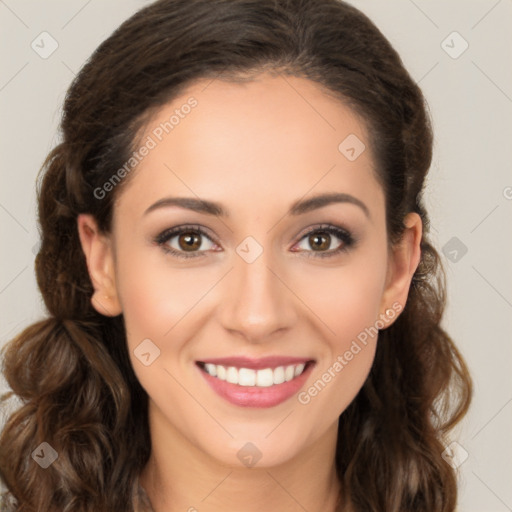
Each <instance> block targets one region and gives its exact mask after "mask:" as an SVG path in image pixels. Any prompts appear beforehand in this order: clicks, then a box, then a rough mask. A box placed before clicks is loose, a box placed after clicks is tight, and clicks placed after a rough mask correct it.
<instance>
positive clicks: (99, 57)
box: [0, 0, 472, 512]
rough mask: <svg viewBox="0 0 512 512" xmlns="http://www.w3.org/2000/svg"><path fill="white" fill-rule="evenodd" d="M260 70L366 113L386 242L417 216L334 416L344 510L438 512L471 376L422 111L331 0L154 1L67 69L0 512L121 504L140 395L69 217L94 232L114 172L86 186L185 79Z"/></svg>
mask: <svg viewBox="0 0 512 512" xmlns="http://www.w3.org/2000/svg"><path fill="white" fill-rule="evenodd" d="M263 70H270V71H272V72H275V73H282V74H290V75H294V76H300V77H304V78H307V79H310V80H312V81H314V82H316V83H317V84H319V85H321V86H322V87H323V88H325V90H326V91H329V92H330V93H332V94H334V95H335V96H336V97H337V98H339V99H340V101H342V102H343V103H345V104H347V105H349V106H350V107H351V108H352V109H353V111H354V112H356V113H357V114H358V115H360V116H361V118H362V119H363V120H364V121H365V123H366V125H367V128H368V131H369V133H370V143H371V144H370V146H371V149H372V152H373V154H374V158H375V162H376V171H377V174H378V178H379V180H380V182H381V184H382V187H383V190H384V192H385V196H386V224H387V232H388V236H389V240H390V241H391V242H392V243H396V242H397V241H398V240H399V239H400V236H401V234H402V232H403V229H404V225H403V219H404V216H405V215H406V214H407V213H408V212H417V213H418V214H419V215H420V216H421V218H422V220H423V226H424V232H423V237H422V240H421V251H422V254H421V261H420V264H419V267H418V269H417V270H416V272H415V274H414V276H413V281H412V285H411V288H410V291H409V296H408V300H407V303H406V305H405V308H404V310H403V312H402V314H401V315H400V316H399V317H398V319H397V320H396V321H395V323H394V324H392V325H391V326H390V327H389V328H387V329H385V330H383V331H381V333H380V336H379V343H378V346H377V352H376V356H375V361H374V364H373V367H372V369H371V372H370V375H369V376H368V379H367V380H366V382H365V384H364V386H363V387H362V389H361V390H360V392H359V393H358V395H357V397H356V398H355V399H354V400H353V402H352V403H351V404H350V406H349V407H348V408H347V409H346V410H345V411H344V412H343V414H342V415H341V416H340V418H339V442H338V446H337V452H336V462H337V471H338V475H339V479H340V482H341V485H342V489H343V500H344V505H345V508H344V510H347V511H354V512H357V511H365V512H366V511H386V512H403V511H404V510H411V511H412V510H414V511H415V512H448V511H450V512H451V511H453V510H454V508H455V504H456V499H457V486H456V474H455V472H454V470H453V469H452V467H451V466H450V465H449V464H448V463H447V462H445V460H444V459H443V457H442V452H443V450H444V444H445V443H446V435H447V433H448V432H449V431H450V430H451V428H452V427H453V426H454V425H455V424H457V423H458V422H459V421H460V419H461V418H462V417H463V415H464V414H465V413H466V411H467V409H468V407H469V403H470V399H471V394H472V387H471V379H470V377H469V374H468V370H467V367H466V365H465V363H464V360H463V358H462V357H461V355H460V353H459V352H458V350H457V348H456V347H455V345H454V343H453V342H452V340H451V339H450V337H449V335H448V334H447V333H446V332H445V331H444V330H443V328H442V327H441V325H440V323H441V319H442V315H443V310H444V307H445V286H446V283H445V277H444V270H443V267H442V262H441V260H440V258H439V255H438V253H437V251H436V250H435V248H434V247H433V246H432V245H431V243H430V242H429V238H428V236H429V235H428V233H429V219H428V216H427V212H426V210H425V207H424V203H423V200H422V191H423V187H424V181H425V176H426V173H427V172H428V169H429V167H430V163H431V156H432V132H431V127H430V122H429V117H428V114H427V109H426V105H425V100H424V97H423V95H422V93H421V91H420V89H419V88H418V86H417V85H416V83H415V82H414V80H413V79H412V78H411V77H410V75H409V74H408V72H407V71H406V70H405V69H404V66H403V64H402V62H401V60H400V57H399V56H398V54H397V53H396V51H395V50H394V49H393V48H392V47H391V45H390V44H389V42H388V41H387V40H386V38H385V37H384V36H383V35H382V34H381V32H380V31H379V30H378V29H377V28H376V27H375V26H374V24H373V23H372V22H371V21H370V20H369V19H368V18H367V17H366V16H365V15H363V14H362V13H361V12H359V11H358V10H357V9H355V8H354V7H352V6H350V5H348V4H346V3H343V2H341V1H337V0H159V1H157V2H154V3H152V4H150V5H149V6H147V7H146V8H144V9H142V10H140V11H139V12H137V13H136V14H135V15H134V16H132V17H131V18H130V19H128V20H127V21H125V22H124V23H123V24H122V25H121V26H120V27H119V28H118V29H117V30H116V31H115V32H114V33H113V34H112V35H111V36H110V37H109V38H108V39H106V40H105V41H104V42H103V43H102V44H101V45H100V46H99V47H98V49H97V50H96V51H95V52H94V54H93V55H92V56H91V58H90V59H89V60H88V62H87V63H86V64H85V65H84V67H83V68H82V70H81V71H80V73H79V74H78V75H77V77H76V78H75V80H74V81H73V83H72V85H71V87H70V88H69V90H68V93H67V96H66V100H65V104H64V112H63V118H62V123H61V132H62V142H61V143H60V144H59V145H58V146H57V147H55V148H54V149H53V151H51V153H50V154H49V155H48V157H47V159H46V161H45V162H44V165H43V167H42V173H41V175H40V181H39V189H38V206H39V222H40V231H41V247H40V250H39V253H38V255H37V258H36V273H37V281H38V285H39V288H40V290H41V293H42V295H43V297H44V301H45V304H46V307H47V309H48V312H49V317H48V318H47V319H45V320H42V321H40V322H38V323H35V324H34V325H31V326H29V327H28V328H26V329H25V330H24V331H23V332H22V333H21V334H19V335H18V336H17V337H16V338H15V339H13V340H12V341H11V342H10V343H9V344H8V346H7V347H6V349H5V353H4V363H3V364H4V373H5V377H6V379H7V382H8V384H9V385H10V387H11V389H12V391H13V393H14V395H13V396H15V397H18V399H19V403H18V407H17V409H16V410H15V411H13V412H11V413H10V414H9V415H8V417H7V421H6V424H5V427H4V429H3V432H2V435H1V437H0V476H1V479H2V480H3V482H4V483H5V485H6V486H7V489H8V492H7V493H6V499H5V503H4V509H5V510H8V511H18V512H32V511H33V512H35V511H37V512H43V511H66V512H67V511H77V512H85V511H91V512H92V511H94V512H106V511H110V512H111V511H132V510H135V509H136V508H137V506H136V505H135V498H134V495H133V487H134V484H135V483H136V482H137V478H138V475H139V474H140V472H141V470H142V468H143V467H144V466H145V464H146V462H147V461H148V458H149V454H150V453H149V450H150V449H149V446H150V442H149V428H148V421H147V403H148V398H147V395H146V393H145V391H144V390H143V389H142V387H141V386H140V384H139V383H138V381H137V379H136V377H135V374H134V372H133V369H132V367H131V364H130V360H129V356H128V353H127V348H126V333H125V328H124V322H123V317H122V316H118V317H115V318H111V317H105V316H102V315H100V314H98V313H97V312H96V311H95V310H94V309H93V307H92V306H91V301H90V299H91V295H92V292H93V287H92V284H91V281H90V278H89V275H88V272H87V267H86V263H85V258H84V255H83V252H82V250H81V246H80V242H79V238H78V231H77V222H76V219H77V216H78V214H80V213H90V214H93V215H94V217H95V218H96V220H97V222H98V224H99V226H100V228H101V229H102V230H104V231H105V232H108V231H109V230H110V224H111V218H112V208H113V204H114V199H115V197H116V196H117V194H119V193H120V191H121V190H122V185H123V183H121V184H120V185H119V186H118V187H116V188H115V189H114V190H113V191H111V192H109V193H108V194H106V195H105V197H102V198H99V197H98V194H95V190H98V187H102V185H103V184H104V183H106V182H107V181H108V180H109V178H111V176H112V174H113V172H115V170H116V169H120V168H121V167H122V166H123V164H124V162H126V161H127V160H128V159H129V157H130V154H131V153H132V152H133V151H134V150H135V149H136V147H137V136H138V134H139V133H141V131H140V130H141V129H142V128H143V127H144V123H145V122H147V120H148V116H149V114H150V113H152V112H155V111H156V110H157V109H158V108H159V107H160V106H163V105H164V104H165V103H167V102H169V101H171V100H172V99H173V98H174V97H176V95H178V94H180V93H181V92H182V91H183V90H184V88H185V87H186V86H187V85H189V84H190V83H191V82H192V81H193V80H194V79H198V78H212V79H213V78H215V77H217V76H218V77H221V78H223V79H231V80H237V79H239V77H241V76H242V75H243V76H246V77H247V76H251V73H254V74H257V73H259V72H261V71H263ZM126 179H128V178H126ZM126 179H125V181H126ZM3 400H4V406H7V403H8V397H4V399H3ZM43 442H46V443H48V444H49V445H50V446H51V447H52V448H53V449H54V450H55V451H56V452H57V454H58V458H57V459H56V460H55V461H54V462H53V464H52V465H51V466H50V467H48V468H47V469H43V468H42V467H40V466H39V465H38V464H36V462H35V461H34V460H33V458H32V457H31V454H32V453H33V451H34V450H35V449H36V447H38V446H39V445H40V444H41V443H43ZM9 503H10V505H9Z"/></svg>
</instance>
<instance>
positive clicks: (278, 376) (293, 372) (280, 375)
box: [196, 360, 314, 388]
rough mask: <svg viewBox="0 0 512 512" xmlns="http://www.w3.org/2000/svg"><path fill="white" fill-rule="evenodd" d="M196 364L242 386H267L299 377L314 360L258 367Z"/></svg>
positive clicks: (215, 376) (219, 378) (226, 380)
mask: <svg viewBox="0 0 512 512" xmlns="http://www.w3.org/2000/svg"><path fill="white" fill-rule="evenodd" d="M196 364H197V365H198V366H199V368H201V370H202V371H204V372H205V373H207V374H208V375H210V376H211V377H214V378H216V379H218V380H221V381H224V382H228V383H230V384H236V385H238V386H243V387H249V386H251V387H259V388H268V387H271V386H276V385H279V384H283V383H285V382H290V381H292V380H294V379H296V378H297V377H300V376H301V375H302V374H303V373H304V372H305V371H306V369H307V368H308V367H309V366H311V365H312V364H314V361H313V360H310V361H306V362H301V363H297V364H288V365H282V366H276V367H268V368H260V369H252V368H244V367H235V366H226V365H221V364H213V363H204V362H202V361H198V362H197V363H196Z"/></svg>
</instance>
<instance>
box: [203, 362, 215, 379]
mask: <svg viewBox="0 0 512 512" xmlns="http://www.w3.org/2000/svg"><path fill="white" fill-rule="evenodd" d="M204 366H205V368H206V371H207V372H208V373H209V374H210V375H213V376H214V377H217V366H215V365H214V364H211V363H206V364H205V365H204Z"/></svg>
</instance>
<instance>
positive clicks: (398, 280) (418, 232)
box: [380, 212, 423, 327]
mask: <svg viewBox="0 0 512 512" xmlns="http://www.w3.org/2000/svg"><path fill="white" fill-rule="evenodd" d="M404 224H405V230H404V233H403V236H402V239H401V240H400V242H399V243H398V244H397V245H396V246H395V247H393V249H392V251H391V253H390V260H389V264H388V274H387V281H386V288H385V290H384V293H383V296H382V301H381V308H380V309H381V312H384V311H385V310H387V309H389V308H394V309H398V308H399V311H402V310H403V309H404V308H405V304H406V302H407V297H408V295H409V289H410V286H411V281H412V277H413V275H414V272H415V271H416V269H417V268H418V265H419V262H420V258H421V247H420V244H421V238H422V233H423V224H422V221H421V217H420V216H419V215H418V214H417V213H415V212H411V213H409V214H408V215H406V217H405V220H404ZM393 316H394V318H395V319H396V318H397V317H398V315H396V316H395V315H393ZM391 323H393V322H390V323H389V324H388V325H386V327H389V325H391Z"/></svg>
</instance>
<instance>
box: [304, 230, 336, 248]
mask: <svg viewBox="0 0 512 512" xmlns="http://www.w3.org/2000/svg"><path fill="white" fill-rule="evenodd" d="M330 242H331V236H330V235H329V233H320V234H319V233H315V234H314V235H311V236H310V237H309V243H310V244H311V247H312V248H313V249H320V250H324V249H325V250H327V249H329V246H330V245H331V244H330Z"/></svg>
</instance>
